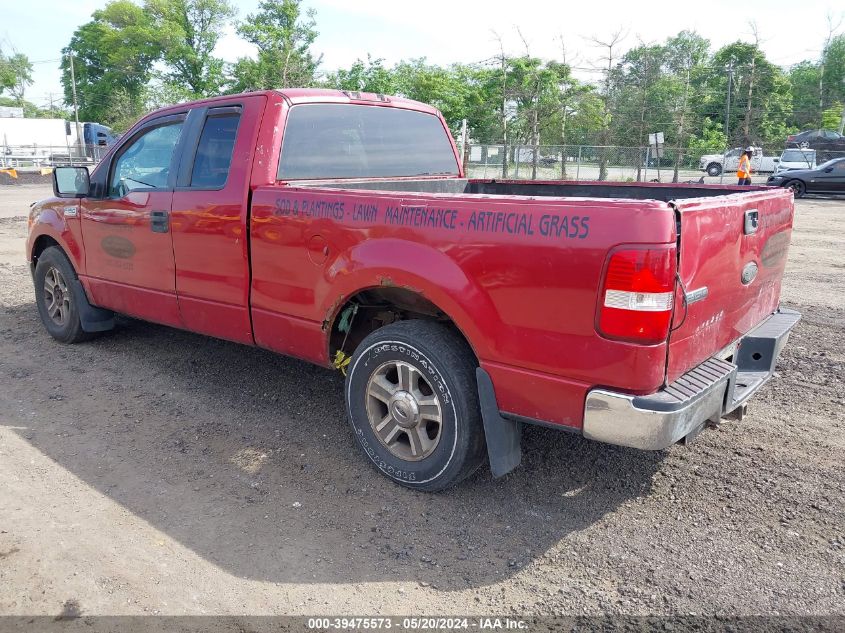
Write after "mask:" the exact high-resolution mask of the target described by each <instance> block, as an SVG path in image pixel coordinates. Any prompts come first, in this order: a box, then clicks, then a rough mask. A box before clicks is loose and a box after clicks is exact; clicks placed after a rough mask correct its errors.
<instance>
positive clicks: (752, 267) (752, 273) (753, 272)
mask: <svg viewBox="0 0 845 633" xmlns="http://www.w3.org/2000/svg"><path fill="white" fill-rule="evenodd" d="M757 270H758V268H757V264H755V263H754V262H748V263H747V264H746V265H745V266H744V267H743V269H742V284H743V285H744V286H747V285H748V284H750V283H751V282H752V281H754V278H755V277H757Z"/></svg>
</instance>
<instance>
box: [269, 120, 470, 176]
mask: <svg viewBox="0 0 845 633" xmlns="http://www.w3.org/2000/svg"><path fill="white" fill-rule="evenodd" d="M440 174H444V175H455V176H456V175H458V162H457V160H456V158H455V152H454V150H453V149H452V143H451V142H450V140H449V133H448V132H447V130H446V129H445V128H444V127H443V125H442V124H441V122H440V119H439V118H438V117H436V116H434V115H432V114H427V113H425V112H417V111H414V110H403V109H400V108H390V107H382V106H365V105H353V104H343V103H315V104H302V105H297V106H293V107H292V108H291V110H290V114H289V115H288V121H287V125H286V126H285V133H284V137H283V140H282V155H281V160H280V162H279V173H278V178H279V180H295V179H306V180H307V179H321V178H383V177H401V176H432V175H440Z"/></svg>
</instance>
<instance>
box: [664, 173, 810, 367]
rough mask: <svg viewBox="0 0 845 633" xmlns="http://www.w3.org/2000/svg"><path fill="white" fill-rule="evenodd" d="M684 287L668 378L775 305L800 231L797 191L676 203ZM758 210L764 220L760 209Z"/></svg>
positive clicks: (746, 328) (744, 329) (728, 341)
mask: <svg viewBox="0 0 845 633" xmlns="http://www.w3.org/2000/svg"><path fill="white" fill-rule="evenodd" d="M674 206H675V208H676V210H677V214H678V217H679V220H680V246H679V257H680V260H679V264H678V270H679V274H680V278H681V281H682V282H683V287H684V290H685V291H686V293H687V297H688V298H689V299H688V301H687V303H686V308H685V304H684V301H683V298H682V297H683V294H682V293H681V291H680V290H679V291H678V294H677V296H676V302H675V305H676V306H677V307H676V309H675V319H674V330H673V331H672V333H671V334H670V338H669V354H668V358H667V368H666V374H667V375H666V380H667V382H672V381H674V380H675V379H676V378H678V377H679V376H680V375H681V374H683V373H684V372H686V371H688V370H689V369H692V368H693V367H695V366H696V365H698V364H700V363H702V362H704V361H705V360H707V359H708V358H710V357H711V356H714V355H715V354H717V353H719V352H720V351H722V350H724V349H725V348H727V347H728V346H729V345H731V344H732V343H733V342H734V341H736V340H737V339H738V338H740V337H741V336H742V335H744V334H746V333H747V332H748V331H750V330H751V329H752V328H754V327H755V326H756V325H758V324H759V323H760V322H761V321H762V320H763V319H765V318H766V317H767V316H768V315H769V314H771V313H772V312H774V311H775V310H776V309H777V307H778V303H779V300H780V290H781V279H782V277H783V272H784V268H785V266H786V255H787V250H788V248H789V242H790V239H791V236H792V219H793V211H794V209H793V202H792V193H791V192H790V191H788V190H784V189H769V190H756V191H753V190H752V191H749V192H747V193H737V194H731V195H726V196H716V197H712V198H696V199H691V200H680V201H678V202H676V203H674ZM755 215H756V219H757V221H756V227H755V226H754V224H755V222H754V217H755Z"/></svg>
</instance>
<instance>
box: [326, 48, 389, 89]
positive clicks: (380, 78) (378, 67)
mask: <svg viewBox="0 0 845 633" xmlns="http://www.w3.org/2000/svg"><path fill="white" fill-rule="evenodd" d="M383 61H384V60H382V59H373V58H372V57H370V56H369V55H367V61H366V62H364V61H362V60H361V59H356V60H355V62H354V63H353V64H352V66H350V67H349V68H348V69H344V68H340V69H338V70H337V71H335V72H333V73H330V74H329V75H328V77H326V85H327V86H329V87H330V88H337V89H338V90H352V91H356V92H373V93H375V94H394V93H395V92H396V91H397V88H396V78H395V72H393V71H391V70H390V69H388V68H385V67H384V65H383V63H382V62H383Z"/></svg>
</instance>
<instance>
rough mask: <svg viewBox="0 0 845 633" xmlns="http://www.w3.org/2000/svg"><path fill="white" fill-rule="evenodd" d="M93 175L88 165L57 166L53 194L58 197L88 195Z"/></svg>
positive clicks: (54, 172)
mask: <svg viewBox="0 0 845 633" xmlns="http://www.w3.org/2000/svg"><path fill="white" fill-rule="evenodd" d="M90 188H91V177H90V176H89V175H88V168H87V167H55V168H54V169H53V194H54V195H55V196H56V197H57V198H81V197H83V196H87V195H88V191H89V190H90Z"/></svg>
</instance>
